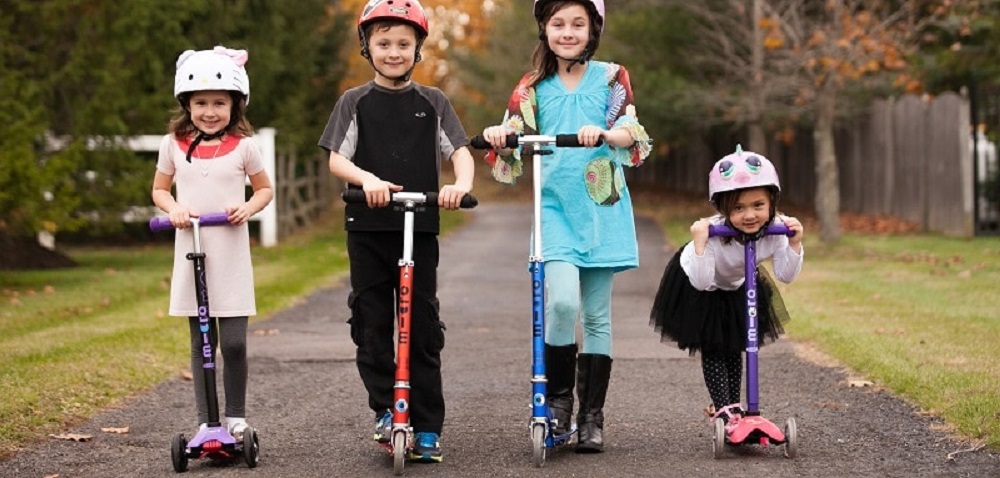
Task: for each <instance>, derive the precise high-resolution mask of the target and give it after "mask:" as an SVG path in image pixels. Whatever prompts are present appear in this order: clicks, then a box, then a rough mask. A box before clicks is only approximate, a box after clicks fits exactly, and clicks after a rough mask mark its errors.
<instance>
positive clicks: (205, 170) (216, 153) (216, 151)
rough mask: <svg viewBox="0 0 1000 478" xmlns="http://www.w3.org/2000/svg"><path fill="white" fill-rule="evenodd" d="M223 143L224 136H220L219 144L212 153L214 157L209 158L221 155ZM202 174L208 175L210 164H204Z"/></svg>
mask: <svg viewBox="0 0 1000 478" xmlns="http://www.w3.org/2000/svg"><path fill="white" fill-rule="evenodd" d="M222 143H225V140H224V139H223V138H219V144H218V145H217V146H216V147H215V152H214V153H212V157H211V158H208V159H215V158H217V157H218V156H219V150H221V149H222ZM199 147H201V146H199ZM200 159H204V158H200ZM201 175H202V176H205V177H207V176H208V166H207V165H204V166H202V167H201Z"/></svg>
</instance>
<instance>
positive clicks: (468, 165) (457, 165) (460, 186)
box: [438, 146, 476, 209]
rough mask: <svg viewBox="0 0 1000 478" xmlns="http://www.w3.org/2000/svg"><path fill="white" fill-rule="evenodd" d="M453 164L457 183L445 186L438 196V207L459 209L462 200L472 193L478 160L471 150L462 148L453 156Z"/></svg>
mask: <svg viewBox="0 0 1000 478" xmlns="http://www.w3.org/2000/svg"><path fill="white" fill-rule="evenodd" d="M451 164H452V168H454V171H455V183H454V184H448V185H445V186H444V187H443V188H441V192H440V193H439V194H438V205H439V206H441V207H443V208H445V209H458V207H459V205H460V204H461V202H462V198H463V197H464V196H465V195H466V194H468V193H469V192H470V191H472V180H473V177H474V176H475V168H476V160H475V159H473V158H472V153H470V152H469V148H466V147H464V146H463V147H461V148H458V149H456V150H455V152H454V153H452V154H451Z"/></svg>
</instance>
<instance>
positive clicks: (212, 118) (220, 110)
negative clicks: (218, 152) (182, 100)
mask: <svg viewBox="0 0 1000 478" xmlns="http://www.w3.org/2000/svg"><path fill="white" fill-rule="evenodd" d="M188 105H189V109H190V110H191V121H192V122H193V123H194V125H195V127H196V128H198V129H199V130H201V131H202V132H204V133H205V134H213V133H217V132H219V131H222V130H223V129H225V128H226V126H229V117H230V115H231V114H232V111H233V97H232V96H230V95H229V92H228V91H196V92H194V93H192V94H191V99H190V100H189V101H188Z"/></svg>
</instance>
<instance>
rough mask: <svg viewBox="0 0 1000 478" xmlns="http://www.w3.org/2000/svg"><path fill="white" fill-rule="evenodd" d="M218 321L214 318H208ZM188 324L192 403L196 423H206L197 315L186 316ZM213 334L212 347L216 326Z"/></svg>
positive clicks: (206, 402)
mask: <svg viewBox="0 0 1000 478" xmlns="http://www.w3.org/2000/svg"><path fill="white" fill-rule="evenodd" d="M210 320H213V321H216V323H218V321H217V320H216V319H214V318H212V319H210ZM188 326H189V329H190V331H191V381H192V382H193V383H194V403H195V406H196V407H197V409H198V423H208V398H206V396H205V393H206V392H205V368H204V367H202V363H203V361H204V358H203V357H202V353H203V352H202V350H203V349H202V339H201V324H200V323H199V322H198V317H188ZM214 329H215V330H216V333H215V335H213V336H212V337H211V338H210V342H211V343H212V348H213V349H214V348H215V345H216V344H217V343H218V340H217V337H218V330H219V328H218V327H214Z"/></svg>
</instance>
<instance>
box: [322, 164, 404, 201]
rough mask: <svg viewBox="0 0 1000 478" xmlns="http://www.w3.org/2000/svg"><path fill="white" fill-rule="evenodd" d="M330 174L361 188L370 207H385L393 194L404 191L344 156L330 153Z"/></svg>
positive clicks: (401, 187)
mask: <svg viewBox="0 0 1000 478" xmlns="http://www.w3.org/2000/svg"><path fill="white" fill-rule="evenodd" d="M330 173H332V174H333V175H334V176H336V177H338V178H340V179H342V180H343V181H345V182H347V183H350V184H354V185H357V186H361V188H362V189H363V190H364V191H365V197H366V198H367V199H368V207H372V208H374V207H385V206H388V205H389V200H390V199H392V192H394V191H402V190H403V186H399V185H396V184H393V183H391V182H389V181H383V180H382V179H380V178H379V177H378V176H376V175H374V174H372V173H370V172H368V171H365V170H364V169H361V168H359V167H358V165H356V164H354V162H353V161H351V160H349V159H347V158H345V157H344V156H342V155H340V154H338V153H335V152H333V151H330Z"/></svg>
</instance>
